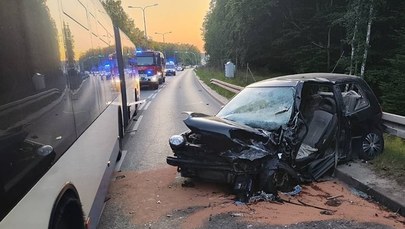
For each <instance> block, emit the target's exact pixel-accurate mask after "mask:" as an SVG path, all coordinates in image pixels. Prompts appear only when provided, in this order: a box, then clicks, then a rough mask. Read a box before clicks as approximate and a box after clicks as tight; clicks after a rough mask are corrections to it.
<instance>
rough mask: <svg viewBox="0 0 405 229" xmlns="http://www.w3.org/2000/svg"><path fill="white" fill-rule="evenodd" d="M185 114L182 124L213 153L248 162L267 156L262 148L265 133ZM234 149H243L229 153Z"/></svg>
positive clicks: (189, 113)
mask: <svg viewBox="0 0 405 229" xmlns="http://www.w3.org/2000/svg"><path fill="white" fill-rule="evenodd" d="M187 114H188V115H189V116H188V118H187V119H186V120H184V123H185V124H186V125H187V127H188V128H189V129H190V130H191V131H192V132H194V133H196V134H199V135H201V136H202V137H201V138H202V143H203V144H204V145H205V147H208V148H210V149H211V150H213V151H216V152H218V153H223V155H224V156H226V157H230V158H241V159H242V158H243V159H249V160H250V159H252V160H253V159H256V158H257V157H259V158H261V157H264V156H266V155H268V154H269V152H268V151H269V150H268V149H267V148H266V147H265V146H264V144H266V143H267V142H268V141H269V135H268V134H266V133H265V132H262V131H259V130H258V129H254V128H252V127H249V126H246V125H242V124H239V123H236V122H232V121H229V120H226V119H222V118H220V117H216V116H209V115H205V114H201V113H192V112H187ZM235 147H236V148H239V149H241V148H244V149H243V150H241V151H238V152H235V151H229V150H230V149H232V148H233V149H235ZM225 151H226V152H225ZM236 154H237V155H236ZM249 155H254V156H253V157H251V156H249Z"/></svg>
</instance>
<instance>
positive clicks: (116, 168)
mask: <svg viewBox="0 0 405 229" xmlns="http://www.w3.org/2000/svg"><path fill="white" fill-rule="evenodd" d="M121 153H122V155H121V159H120V160H119V161H118V163H117V164H116V165H115V171H116V172H118V171H120V170H121V165H122V162H123V161H124V159H125V156H127V153H128V151H126V150H122V151H121Z"/></svg>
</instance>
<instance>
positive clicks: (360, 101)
mask: <svg viewBox="0 0 405 229" xmlns="http://www.w3.org/2000/svg"><path fill="white" fill-rule="evenodd" d="M340 90H341V92H342V98H343V104H344V109H345V112H346V113H347V114H350V113H354V112H358V111H360V110H363V109H364V108H366V107H368V106H369V104H370V102H369V100H368V99H367V97H366V95H365V93H364V91H363V90H362V89H361V87H360V86H359V85H357V84H356V83H346V84H341V85H340Z"/></svg>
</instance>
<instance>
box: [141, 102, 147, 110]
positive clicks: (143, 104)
mask: <svg viewBox="0 0 405 229" xmlns="http://www.w3.org/2000/svg"><path fill="white" fill-rule="evenodd" d="M145 105H146V103H142V105H141V106H140V107H139V110H140V111H141V110H142V109H143V107H144V106H145Z"/></svg>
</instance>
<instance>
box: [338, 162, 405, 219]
mask: <svg viewBox="0 0 405 229" xmlns="http://www.w3.org/2000/svg"><path fill="white" fill-rule="evenodd" d="M353 164H354V163H353ZM348 167H350V166H347V165H342V167H338V168H336V170H335V176H336V178H338V179H339V180H340V181H342V182H344V183H346V184H347V185H349V186H350V187H353V188H355V189H357V190H359V191H361V192H364V193H366V194H367V195H368V196H370V197H371V199H373V200H374V201H376V202H378V203H379V204H381V205H384V206H385V207H387V208H388V209H390V210H391V211H393V212H396V213H398V214H400V215H402V216H405V202H403V201H401V200H400V198H398V197H396V196H395V195H393V193H392V190H391V191H390V190H388V189H386V188H384V187H379V186H375V185H373V184H367V183H366V182H365V181H364V180H365V179H361V180H360V179H359V178H356V177H354V176H351V175H350V174H349V173H350V171H349V170H350V169H346V168H348ZM360 167H361V166H360ZM363 169H364V170H363V171H365V172H368V171H366V170H368V169H366V168H363ZM371 173H372V172H371ZM372 175H373V173H372ZM399 189H400V188H399ZM400 190H401V189H400Z"/></svg>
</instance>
